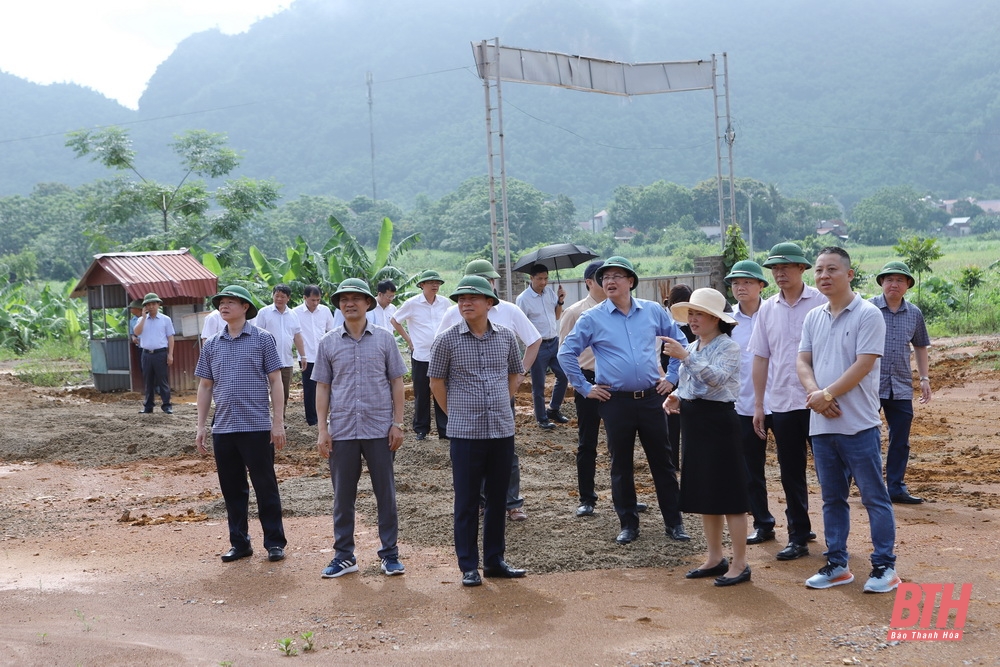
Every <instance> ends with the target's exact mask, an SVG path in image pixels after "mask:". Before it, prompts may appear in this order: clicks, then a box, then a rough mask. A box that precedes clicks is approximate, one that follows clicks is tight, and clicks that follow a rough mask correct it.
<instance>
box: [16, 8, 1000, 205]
mask: <svg viewBox="0 0 1000 667" xmlns="http://www.w3.org/2000/svg"><path fill="white" fill-rule="evenodd" d="M998 24H1000V4H997V3H994V2H990V1H989V0H976V1H970V2H963V3H948V2H944V1H943V0H908V1H904V0H883V1H882V2H878V3H871V2H863V1H862V0H842V1H841V2H835V3H825V4H822V5H821V4H819V3H812V2H790V1H789V0H760V1H758V2H754V3H733V2H726V1H724V0H708V1H706V2H702V3H690V2H679V1H677V0H632V1H629V2H621V1H618V2H610V1H605V0H575V1H573V2H570V1H569V0H533V1H527V0H508V1H507V2H506V3H504V4H503V5H502V6H499V5H496V6H488V5H482V4H480V3H457V2H453V1H444V0H426V1H425V2H423V3H412V2H403V1H402V0H383V1H382V2H378V3H362V2H360V1H358V0H341V1H340V2H329V1H324V0H297V2H295V3H294V4H293V5H292V6H291V8H290V9H289V10H287V11H285V12H282V13H280V14H278V15H275V16H273V17H270V18H267V19H264V20H262V21H260V22H258V23H257V24H255V25H254V26H253V27H252V28H251V29H250V30H249V31H248V32H246V33H243V34H240V35H235V36H226V35H222V34H221V33H219V32H217V31H207V32H203V33H199V34H196V35H193V36H191V37H189V38H188V39H187V40H185V41H184V42H183V43H181V44H180V45H179V46H178V48H177V49H176V51H175V52H174V53H173V54H172V55H171V56H170V58H168V59H167V60H166V61H165V62H164V63H162V64H161V66H160V67H159V68H158V69H157V71H156V73H155V75H154V76H153V77H152V78H151V80H150V81H149V84H148V87H147V89H146V91H145V93H144V95H143V96H142V99H141V100H140V105H139V110H138V111H131V110H128V109H124V108H122V107H120V106H118V105H116V104H115V103H113V102H110V101H108V100H106V99H105V98H103V97H102V96H100V95H99V94H97V93H95V92H93V91H90V90H87V89H84V88H80V87H78V86H37V85H35V84H30V83H27V82H24V81H21V80H19V79H16V78H15V77H12V76H9V75H3V74H0V127H2V128H3V130H2V131H0V195H6V194H11V193H24V192H27V191H29V190H30V189H31V188H32V186H33V185H34V184H35V183H38V182H44V181H60V182H66V183H69V184H71V185H75V184H78V183H81V182H86V181H89V180H92V179H93V178H95V177H97V176H100V175H103V173H102V171H101V170H100V169H97V168H96V167H94V165H91V164H89V163H87V162H85V161H80V160H74V159H73V157H72V154H71V153H70V151H69V150H68V149H65V148H63V147H62V143H63V141H64V139H63V137H62V136H61V134H60V133H61V132H64V131H67V130H72V129H77V128H80V127H89V126H93V125H106V124H111V123H130V125H128V127H129V128H130V132H131V133H132V136H133V138H134V139H135V143H136V149H137V150H138V151H139V154H140V159H141V161H142V162H141V165H142V166H143V168H144V169H145V170H146V171H148V172H149V173H150V174H151V175H153V176H155V177H157V178H162V179H163V180H166V181H170V180H172V178H173V177H174V176H176V173H177V172H176V160H175V159H174V158H173V156H171V155H170V153H169V151H168V149H167V148H166V145H167V143H168V142H169V141H170V140H171V138H172V136H173V134H175V133H177V132H180V131H183V130H185V129H190V128H199V129H207V130H210V131H215V132H226V133H227V134H228V135H229V138H230V144H231V146H233V147H234V148H236V149H238V150H240V151H242V152H243V153H244V154H245V160H244V163H243V167H242V168H241V173H243V174H246V175H248V176H252V177H258V178H273V179H275V180H277V181H278V182H280V183H282V184H284V190H283V192H284V195H285V196H286V198H287V197H293V196H295V195H297V194H299V193H305V194H327V195H334V196H337V197H340V198H343V199H350V198H352V197H353V196H355V195H358V194H364V195H368V196H371V195H372V164H371V148H370V136H371V134H372V133H373V134H374V140H375V188H376V194H377V196H378V198H386V199H391V200H393V201H395V202H397V203H398V204H400V205H403V206H410V205H412V203H413V201H414V199H415V198H416V197H417V196H418V195H420V194H426V195H428V196H430V197H432V198H438V197H440V196H441V195H443V194H444V193H446V192H449V191H451V190H453V189H455V188H456V187H457V186H458V184H459V183H461V182H462V181H463V180H465V179H466V178H467V177H469V176H474V175H480V174H484V173H485V172H486V168H487V165H486V132H485V121H484V114H485V110H484V93H483V86H482V82H481V81H480V80H479V79H478V77H477V76H476V74H475V69H474V61H473V54H472V49H471V46H470V42H472V41H479V40H481V39H490V38H493V37H499V38H500V40H501V43H503V44H505V45H508V46H519V47H524V48H531V49H538V50H546V51H561V52H564V53H571V54H580V55H587V56H594V57H599V58H607V59H614V60H624V61H629V62H643V61H659V60H695V59H702V58H708V57H710V56H711V54H713V53H716V54H721V53H722V52H727V53H728V55H729V60H728V65H729V76H730V86H731V104H732V115H733V119H734V127H735V130H736V135H737V139H736V144H735V173H736V175H737V176H750V177H753V178H757V179H760V180H763V181H767V182H773V183H776V184H777V185H778V187H779V189H780V190H782V191H783V192H785V193H804V192H823V193H833V194H835V195H836V196H837V197H838V198H839V199H840V200H841V201H844V202H847V203H850V202H852V201H854V200H856V199H858V198H859V197H861V196H864V195H866V194H869V193H871V192H872V191H874V190H875V189H876V188H878V187H880V186H882V185H895V184H905V185H912V186H914V187H916V188H917V189H918V190H921V191H925V190H926V191H928V192H933V193H935V194H937V195H939V196H945V195H958V194H963V193H979V194H997V193H1000V188H997V185H998V182H1000V175H998V171H1000V72H998V71H997V68H996V63H997V62H1000V44H998V43H997V40H996V39H995V38H994V37H993V32H994V29H995V26H996V25H998ZM123 57H127V54H123ZM366 72H371V73H372V77H373V85H372V94H373V103H372V106H371V119H372V122H371V124H370V123H369V104H368V89H367V86H366V83H365V76H366ZM503 97H504V125H505V130H506V140H507V143H506V149H507V164H508V174H509V175H510V176H512V177H516V178H519V179H523V180H525V181H528V182H530V183H532V184H534V185H535V186H536V187H538V188H539V189H541V190H542V191H545V192H549V193H553V194H555V193H563V194H567V195H569V196H571V197H573V198H574V200H575V201H576V204H577V206H578V208H579V209H580V210H581V211H586V212H588V213H589V211H590V209H591V207H594V208H601V207H603V206H604V205H605V203H606V202H607V201H608V199H609V198H610V196H611V193H612V191H613V190H614V188H615V187H616V186H618V185H621V184H630V185H638V184H646V183H651V182H653V181H656V180H660V179H663V180H667V181H673V182H676V183H680V184H684V185H688V186H691V185H693V184H695V183H696V182H698V181H700V180H704V179H706V178H711V177H713V176H714V175H715V171H716V166H715V151H714V136H715V128H714V115H713V111H712V95H711V92H710V91H698V92H691V93H676V94H669V95H657V96H646V97H636V98H619V97H612V96H604V95H597V94H588V93H581V92H577V91H569V90H561V89H555V88H548V87H541V86H529V85H523V84H504V85H503ZM33 137H42V138H38V139H35V138H33Z"/></svg>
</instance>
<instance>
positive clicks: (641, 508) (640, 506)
mask: <svg viewBox="0 0 1000 667" xmlns="http://www.w3.org/2000/svg"><path fill="white" fill-rule="evenodd" d="M648 509H649V505H647V504H646V503H636V504H635V511H636V512H639V513H640V514H642V513H643V512H645V511H646V510H648Z"/></svg>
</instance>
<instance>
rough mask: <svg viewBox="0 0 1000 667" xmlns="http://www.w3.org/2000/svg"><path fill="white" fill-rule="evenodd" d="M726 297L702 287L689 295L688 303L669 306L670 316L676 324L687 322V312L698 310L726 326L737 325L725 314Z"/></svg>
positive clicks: (730, 316)
mask: <svg viewBox="0 0 1000 667" xmlns="http://www.w3.org/2000/svg"><path fill="white" fill-rule="evenodd" d="M725 307H726V297H724V296H722V293H721V292H719V290H717V289H714V288H712V287H702V288H700V289H696V290H695V291H694V292H692V293H691V298H690V300H688V301H682V302H680V303H675V304H674V305H672V306H670V314H671V315H673V316H674V319H675V320H677V321H678V322H684V323H686V322H687V321H688V311H690V310H698V311H701V312H703V313H708V314H709V315H714V316H715V317H718V318H719V319H720V320H722V321H723V322H725V323H727V324H738V322H737V321H736V320H735V319H733V316H732V315H730V314H729V313H727V312H725V310H724V309H725Z"/></svg>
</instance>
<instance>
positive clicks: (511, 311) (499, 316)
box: [436, 259, 542, 521]
mask: <svg viewBox="0 0 1000 667" xmlns="http://www.w3.org/2000/svg"><path fill="white" fill-rule="evenodd" d="M465 275H466V276H479V277H480V278H484V279H486V280H487V281H488V282H489V284H490V288H491V289H492V290H493V292H494V294H495V293H496V280H497V278H499V277H500V274H499V273H497V272H496V269H494V268H493V264H491V263H490V262H489V260H485V259H474V260H472V261H471V262H469V263H468V264H467V265H466V267H465ZM487 317H488V318H489V320H490V322H492V323H493V324H500V325H502V326H505V327H507V328H508V329H510V330H511V331H513V332H514V335H515V336H517V337H518V339H519V340H520V341H521V344H522V345H523V346H524V356H522V357H521V365H522V366H524V367H525V368H526V369H527V368H531V365H532V364H533V363H535V357H536V356H537V354H538V348H539V347H540V346H541V344H542V337H541V335H540V334H539V333H538V329H536V328H535V325H533V324H532V323H531V320H529V319H528V316H527V315H525V314H524V312H523V311H522V310H521V309H520V308H518V307H517V306H516V305H515V304H513V303H511V302H510V301H504V300H503V299H500V298H498V299H497V303H496V305H494V306H493V307H492V308H490V311H489V314H488V315H487ZM461 321H462V315H461V313H459V311H458V304H455V305H454V306H452V307H450V308H449V309H448V310H447V311H445V314H444V317H443V318H442V319H441V325H440V326H439V327H438V330H437V334H436V335H437V336H440V335H441V334H442V333H443V332H444V331H446V330H448V329H450V328H451V327H453V326H455V325H456V324H458V323H459V322H461ZM525 375H526V374H525ZM525 375H522V376H521V378H520V379H519V380H518V384H519V385H520V383H521V382H522V381H523V379H524V377H525ZM515 393H516V392H515ZM510 409H511V411H512V412H513V410H514V399H513V397H512V398H511V400H510ZM527 518H528V514H527V512H525V510H524V498H522V497H521V463H520V460H519V459H518V456H517V450H516V449H515V451H514V459H513V461H512V463H511V467H510V486H508V488H507V519H508V520H509V521H525V520H526V519H527Z"/></svg>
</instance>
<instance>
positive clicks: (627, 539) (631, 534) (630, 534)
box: [615, 528, 639, 544]
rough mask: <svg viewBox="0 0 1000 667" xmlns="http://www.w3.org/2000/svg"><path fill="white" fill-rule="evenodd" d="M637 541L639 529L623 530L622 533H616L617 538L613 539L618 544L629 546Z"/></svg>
mask: <svg viewBox="0 0 1000 667" xmlns="http://www.w3.org/2000/svg"><path fill="white" fill-rule="evenodd" d="M637 539H639V529H638V528H635V529H632V528H623V529H622V532H620V533H618V537H616V538H615V542H617V543H618V544H630V543H632V542H635V541H636V540H637Z"/></svg>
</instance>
